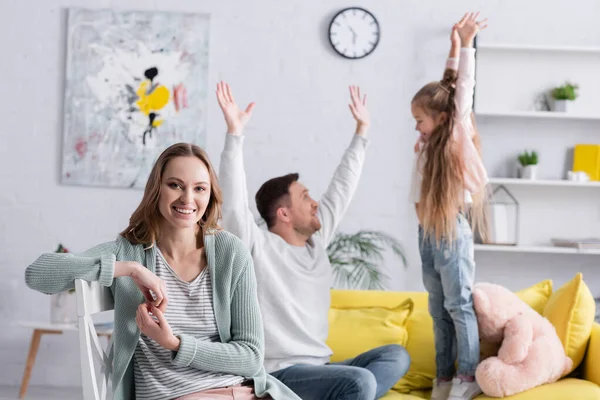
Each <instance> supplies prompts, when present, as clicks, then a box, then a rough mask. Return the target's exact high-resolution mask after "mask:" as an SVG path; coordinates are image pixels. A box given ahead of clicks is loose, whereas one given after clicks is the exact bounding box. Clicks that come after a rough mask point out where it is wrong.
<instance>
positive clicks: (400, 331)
mask: <svg viewBox="0 0 600 400" xmlns="http://www.w3.org/2000/svg"><path fill="white" fill-rule="evenodd" d="M412 311H413V301H412V299H406V300H404V301H403V302H402V303H400V304H399V305H397V306H396V307H393V308H383V307H367V308H331V309H330V310H329V337H328V338H327V345H328V346H329V347H330V348H331V349H332V350H333V356H332V357H331V361H332V362H338V361H344V360H347V359H349V358H354V357H356V356H358V355H359V354H362V353H364V352H365V351H368V350H371V349H374V348H376V347H379V346H384V345H386V344H399V345H401V346H406V342H407V341H408V332H407V331H406V321H407V319H408V317H410V315H411V314H412Z"/></svg>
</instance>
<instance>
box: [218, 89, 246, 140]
mask: <svg viewBox="0 0 600 400" xmlns="http://www.w3.org/2000/svg"><path fill="white" fill-rule="evenodd" d="M217 100H218V102H219V106H220V107H221V111H223V116H224V117H225V123H226V124H227V133H229V134H231V135H241V134H242V132H243V131H244V127H245V126H246V124H247V123H248V121H250V117H252V110H253V109H254V103H250V104H248V107H246V111H242V110H241V109H240V108H239V107H238V105H237V103H236V102H235V99H234V98H233V94H232V93H231V88H230V87H229V84H228V83H225V82H219V83H218V84H217Z"/></svg>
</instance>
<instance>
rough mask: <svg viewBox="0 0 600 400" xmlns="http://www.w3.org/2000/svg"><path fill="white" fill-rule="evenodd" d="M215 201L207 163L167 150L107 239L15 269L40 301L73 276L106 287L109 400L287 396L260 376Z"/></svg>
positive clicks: (249, 284)
mask: <svg viewBox="0 0 600 400" xmlns="http://www.w3.org/2000/svg"><path fill="white" fill-rule="evenodd" d="M221 204H222V196H221V190H220V188H219V186H218V182H217V177H216V174H215V172H214V169H213V167H212V165H211V163H210V161H209V159H208V156H207V154H206V153H205V152H204V151H203V150H202V149H201V148H200V147H198V146H195V145H192V144H187V143H178V144H174V145H172V146H171V147H169V148H168V149H166V150H165V151H164V152H163V153H162V154H161V155H160V157H159V158H158V160H157V161H156V163H155V164H154V166H153V168H152V171H151V173H150V176H149V178H148V182H147V184H146V189H145V191H144V196H143V198H142V201H141V203H140V205H139V206H138V208H137V209H136V210H135V212H134V213H133V214H132V215H131V218H130V220H129V226H128V227H127V228H126V229H125V230H124V231H123V232H121V234H120V235H119V236H118V237H117V239H116V240H115V241H112V242H108V243H104V244H100V245H98V246H96V247H93V248H92V249H90V250H87V251H86V252H83V253H81V254H77V255H75V254H69V253H63V254H59V253H48V254H44V255H42V256H40V257H39V258H38V259H37V260H36V261H35V262H34V263H33V264H31V265H30V266H29V267H27V270H26V271H25V280H26V282H27V285H28V286H29V287H31V288H33V289H35V290H38V291H40V292H43V293H58V292H61V291H64V290H67V289H71V288H73V287H74V281H75V279H84V280H87V281H96V282H98V283H99V284H100V285H102V286H106V287H110V289H111V292H112V294H113V297H114V305H115V312H114V313H115V316H114V320H115V331H114V361H113V375H112V387H113V399H114V400H129V399H143V400H148V399H152V400H154V399H155V400H164V399H178V400H183V399H185V400H199V399H234V398H235V399H240V400H241V399H248V400H251V399H256V398H257V396H258V397H262V398H273V399H286V400H287V399H298V397H297V396H296V395H295V394H294V393H293V392H292V391H291V390H290V389H288V388H287V387H286V386H284V385H283V384H282V383H281V382H279V381H278V380H276V379H275V378H273V377H271V376H270V375H267V374H266V373H265V369H264V367H263V359H264V336H263V325H262V318H261V315H260V309H259V306H258V298H257V295H256V279H255V277H254V268H253V263H252V257H251V256H250V253H249V251H248V250H247V249H246V248H245V247H244V245H243V244H242V242H241V241H240V240H239V239H237V238H236V237H235V236H234V235H232V234H230V233H228V232H225V231H223V230H221V229H220V228H219V226H218V225H217V223H218V220H219V218H220V216H221ZM167 293H168V295H167ZM167 302H168V308H167Z"/></svg>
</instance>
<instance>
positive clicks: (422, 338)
mask: <svg viewBox="0 0 600 400" xmlns="http://www.w3.org/2000/svg"><path fill="white" fill-rule="evenodd" d="M516 294H517V296H519V298H521V300H523V301H524V302H525V303H527V304H529V305H530V306H531V307H532V308H534V309H535V310H536V311H538V312H540V313H541V311H542V310H543V308H544V306H545V305H546V303H547V302H548V299H549V298H550V295H551V294H552V281H551V280H546V281H542V282H540V283H537V284H535V285H533V286H531V287H529V288H526V289H523V290H521V291H519V292H517V293H516ZM411 297H412V298H413V300H414V301H415V310H414V311H413V314H412V316H411V317H410V319H409V320H408V324H407V327H408V344H407V346H406V350H407V351H408V354H410V358H411V361H412V362H411V366H410V369H409V370H408V372H407V373H406V375H405V376H404V377H403V378H402V379H400V381H398V383H397V384H396V385H395V386H394V389H395V390H397V391H399V392H402V393H409V392H411V391H414V390H418V389H423V388H430V387H431V386H432V384H433V378H435V346H434V339H433V320H432V319H431V316H430V315H429V311H428V308H427V293H411Z"/></svg>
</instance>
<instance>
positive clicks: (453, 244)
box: [411, 13, 488, 400]
mask: <svg viewBox="0 0 600 400" xmlns="http://www.w3.org/2000/svg"><path fill="white" fill-rule="evenodd" d="M478 17H479V13H476V14H473V13H467V14H465V16H464V17H463V18H462V19H461V20H460V21H459V22H458V23H456V24H455V25H454V26H453V27H452V32H451V43H452V46H451V50H450V55H449V58H448V61H447V63H446V69H445V71H444V76H443V78H442V80H441V81H436V82H432V83H429V84H427V85H425V86H424V87H423V88H422V89H421V90H419V91H418V92H417V94H416V95H415V96H414V98H413V100H412V104H411V108H412V114H413V116H414V118H415V120H416V122H417V125H416V128H415V129H416V130H417V131H418V132H419V134H420V136H419V139H418V141H417V144H416V145H415V151H416V164H415V171H414V174H413V191H412V195H413V196H412V197H413V200H414V202H415V203H416V209H417V215H418V218H419V223H420V225H419V250H420V254H421V261H422V269H423V283H424V285H425V288H426V289H427V291H428V292H429V312H430V313H431V316H432V318H433V322H434V336H435V350H436V375H437V377H436V379H435V380H434V386H433V392H432V397H431V398H432V400H440V399H443V400H446V399H452V400H459V399H472V398H473V397H475V396H477V395H478V394H480V393H481V390H480V388H479V386H478V385H477V382H476V381H475V369H476V367H477V364H478V362H479V334H478V329H477V319H476V317H475V312H474V310H473V299H472V294H471V287H472V284H473V280H474V275H475V261H474V254H473V232H472V230H471V226H470V223H469V220H467V217H466V215H467V213H468V215H470V220H471V223H472V224H474V225H475V226H476V228H477V230H478V231H479V232H480V233H481V234H482V236H484V237H485V231H486V226H485V213H484V211H483V210H484V204H483V203H484V201H485V190H484V188H485V186H486V184H487V180H488V179H487V173H486V170H485V168H484V166H483V162H482V160H481V157H480V152H479V149H478V147H479V137H478V133H477V130H476V128H475V124H474V118H473V116H472V108H473V89H474V85H475V79H474V71H475V49H474V48H473V40H474V38H475V35H476V34H477V33H478V32H479V31H480V30H482V29H484V28H486V26H487V25H486V24H485V20H483V21H477V18H478ZM457 68H458V70H457ZM457 353H458V374H456V369H455V364H454V363H455V360H456V358H457ZM453 378H454V379H453Z"/></svg>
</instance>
